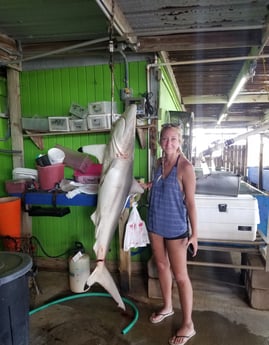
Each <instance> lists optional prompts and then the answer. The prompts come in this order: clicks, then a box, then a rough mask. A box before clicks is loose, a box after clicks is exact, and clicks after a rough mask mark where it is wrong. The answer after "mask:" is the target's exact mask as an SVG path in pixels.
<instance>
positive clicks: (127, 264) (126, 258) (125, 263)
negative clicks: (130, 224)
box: [119, 208, 131, 292]
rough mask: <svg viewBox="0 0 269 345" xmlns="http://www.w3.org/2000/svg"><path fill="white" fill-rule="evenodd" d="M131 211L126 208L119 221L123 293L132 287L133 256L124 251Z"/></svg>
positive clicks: (120, 268) (121, 285)
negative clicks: (126, 228)
mask: <svg viewBox="0 0 269 345" xmlns="http://www.w3.org/2000/svg"><path fill="white" fill-rule="evenodd" d="M128 218H129V209H128V208H125V209H124V211H123V213H122V215H121V217H120V220H119V247H120V267H119V270H120V287H121V290H122V291H123V292H128V291H129V290H130V287H131V255H130V251H128V252H125V251H124V250H123V241H124V232H125V226H126V223H127V220H128Z"/></svg>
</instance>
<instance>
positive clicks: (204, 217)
mask: <svg viewBox="0 0 269 345" xmlns="http://www.w3.org/2000/svg"><path fill="white" fill-rule="evenodd" d="M195 201H196V207H197V217H198V238H199V239H219V240H246V241H254V240H255V239H256V231H257V224H259V223H260V216H259V207H258V201H257V199H256V198H255V197H253V196H252V195H250V194H239V195H238V196H237V197H228V196H219V195H218V196H217V195H204V194H196V195H195Z"/></svg>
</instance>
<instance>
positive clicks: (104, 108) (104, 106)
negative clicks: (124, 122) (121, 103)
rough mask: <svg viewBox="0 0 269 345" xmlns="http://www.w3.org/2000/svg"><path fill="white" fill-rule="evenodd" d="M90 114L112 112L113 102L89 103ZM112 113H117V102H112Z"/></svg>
mask: <svg viewBox="0 0 269 345" xmlns="http://www.w3.org/2000/svg"><path fill="white" fill-rule="evenodd" d="M88 110H89V115H101V114H111V102H105V101H104V102H95V103H89V104H88ZM112 113H113V114H114V113H117V103H116V102H112Z"/></svg>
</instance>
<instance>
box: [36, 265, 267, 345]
mask: <svg viewBox="0 0 269 345" xmlns="http://www.w3.org/2000/svg"><path fill="white" fill-rule="evenodd" d="M227 271H228V273H227ZM190 276H191V279H192V283H193V288H194V310H193V320H194V323H195V328H196V332H197V334H196V335H195V336H194V337H193V338H192V339H191V340H189V341H188V344H190V345H195V344H196V345H197V344H199V345H213V344H214V345H224V344H225V345H241V344H242V345H245V344H251V345H269V311H267V310H265V311H264V310H263V311H262V310H255V309H253V308H251V307H250V306H249V303H248V301H247V298H246V292H245V289H244V286H242V285H240V282H239V281H240V279H239V276H238V272H234V271H233V270H226V271H225V270H221V269H214V268H203V267H199V268H191V269H190ZM227 276H228V278H227ZM37 281H38V284H39V287H40V288H41V290H42V293H41V294H40V295H36V296H35V298H34V299H31V307H32V309H34V310H37V309H36V308H37V307H39V306H42V305H43V306H44V305H47V303H48V302H51V301H55V300H58V299H59V298H62V297H65V296H74V294H72V293H71V292H70V290H69V286H68V276H67V273H66V272H48V271H40V272H39V273H38V276H37ZM90 292H91V293H93V294H91V296H88V297H79V298H76V299H71V300H68V301H64V302H61V303H58V304H55V305H51V306H48V307H45V308H44V309H43V310H41V311H38V312H36V313H34V314H33V315H31V316H30V344H29V345H43V344H44V345H45V344H46V345H60V344H65V345H86V344H87V345H106V344H109V345H127V344H133V345H138V344H139V345H146V344H147V345H151V344H154V345H163V344H168V339H169V338H170V337H171V335H173V334H174V333H175V332H176V330H177V328H178V326H179V322H180V307H179V302H178V298H177V293H176V291H173V294H174V295H173V300H174V309H175V314H174V315H173V316H172V317H170V318H167V319H165V320H164V321H163V322H162V323H160V324H158V325H153V324H151V323H150V322H149V316H150V315H151V313H152V312H153V311H156V310H158V308H160V307H161V300H160V299H150V298H148V295H147V277H142V276H141V274H134V275H133V277H132V287H131V291H130V292H129V293H128V294H127V295H125V296H124V298H126V299H127V300H128V301H131V303H134V305H135V307H136V308H137V310H138V312H139V317H138V320H137V322H136V323H135V324H134V325H133V326H132V327H131V328H130V329H128V330H127V332H125V334H123V333H122V332H123V331H125V330H126V329H127V328H128V326H129V325H130V324H131V322H132V321H133V318H134V315H135V313H134V309H133V307H132V306H131V305H129V304H126V307H127V310H126V313H124V312H122V311H121V309H119V308H118V307H117V306H116V304H115V302H114V300H113V299H112V298H110V297H109V296H94V294H95V293H96V292H97V293H99V292H100V293H101V294H103V293H104V294H105V291H104V290H102V288H100V287H98V286H96V287H95V286H94V287H93V288H92V290H91V291H90Z"/></svg>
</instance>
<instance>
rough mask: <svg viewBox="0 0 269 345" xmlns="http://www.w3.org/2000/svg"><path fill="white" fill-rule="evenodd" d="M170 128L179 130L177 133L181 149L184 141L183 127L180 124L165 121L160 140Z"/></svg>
mask: <svg viewBox="0 0 269 345" xmlns="http://www.w3.org/2000/svg"><path fill="white" fill-rule="evenodd" d="M168 128H174V129H176V130H177V133H178V141H179V146H180V148H179V149H181V145H182V142H183V138H182V131H181V127H180V126H179V125H176V124H174V123H165V124H163V125H162V129H161V131H160V140H161V138H162V136H163V134H164V132H165V131H166V130H167V129H168Z"/></svg>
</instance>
